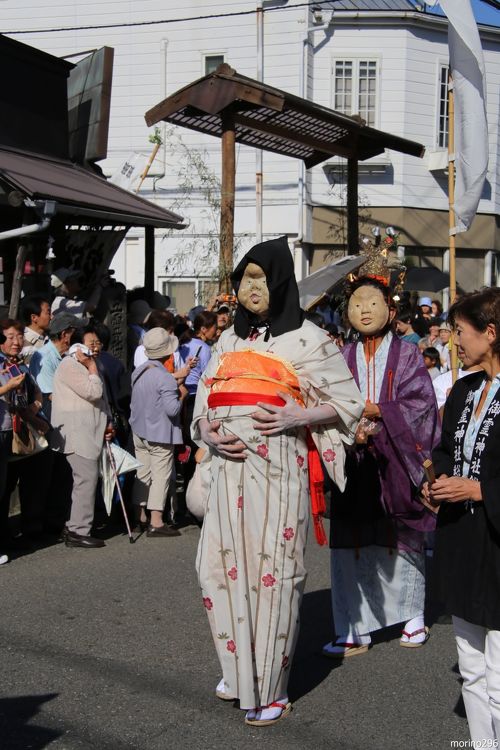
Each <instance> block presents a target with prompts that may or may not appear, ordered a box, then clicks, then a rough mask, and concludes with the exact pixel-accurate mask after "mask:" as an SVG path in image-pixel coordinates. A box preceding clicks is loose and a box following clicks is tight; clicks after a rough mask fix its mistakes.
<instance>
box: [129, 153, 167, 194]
mask: <svg viewBox="0 0 500 750" xmlns="http://www.w3.org/2000/svg"><path fill="white" fill-rule="evenodd" d="M160 146H161V142H160V143H155V145H154V147H153V150H152V151H151V156H150V157H149V159H148V163H147V164H146V166H145V167H144V171H143V173H142V174H141V179H140V180H139V184H138V185H137V187H136V189H135V192H136V193H138V192H139V190H140V189H141V185H142V183H143V182H144V180H145V179H146V177H147V176H148V172H149V170H150V169H151V165H152V163H153V162H154V160H155V159H156V154H157V153H158V151H159V150H160Z"/></svg>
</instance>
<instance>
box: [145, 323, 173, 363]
mask: <svg viewBox="0 0 500 750" xmlns="http://www.w3.org/2000/svg"><path fill="white" fill-rule="evenodd" d="M142 343H143V346H144V351H145V352H146V356H147V358H148V359H163V357H168V356H170V354H173V353H174V352H175V351H177V349H178V347H179V339H178V338H177V336H172V334H170V333H167V332H166V330H165V329H164V328H152V329H151V330H150V331H148V332H147V333H145V334H144V337H143V339H142Z"/></svg>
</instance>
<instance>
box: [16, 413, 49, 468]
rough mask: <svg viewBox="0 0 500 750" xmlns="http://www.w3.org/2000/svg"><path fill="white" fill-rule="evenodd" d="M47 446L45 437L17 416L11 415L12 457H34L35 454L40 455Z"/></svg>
mask: <svg viewBox="0 0 500 750" xmlns="http://www.w3.org/2000/svg"><path fill="white" fill-rule="evenodd" d="M48 446H49V444H48V442H47V439H46V437H45V436H44V435H42V434H41V433H39V432H37V430H35V428H34V427H33V426H32V425H31V424H30V423H29V422H27V421H26V420H25V419H23V418H22V417H21V416H20V415H19V414H13V415H12V455H13V457H18V458H22V457H23V456H34V455H35V453H40V451H43V450H45V448H48Z"/></svg>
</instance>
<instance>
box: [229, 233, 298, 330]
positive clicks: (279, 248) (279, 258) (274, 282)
mask: <svg viewBox="0 0 500 750" xmlns="http://www.w3.org/2000/svg"><path fill="white" fill-rule="evenodd" d="M249 263H255V264H256V265H258V266H260V268H262V270H263V271H264V273H265V274H266V281H267V287H268V289H269V315H268V318H267V320H266V321H265V323H266V324H267V325H268V328H269V331H270V333H271V335H272V336H281V335H282V334H283V333H288V331H295V330H296V329H297V328H300V327H301V325H302V323H303V321H304V311H303V310H302V309H301V307H300V302H299V288H298V286H297V282H296V280H295V274H294V268H293V260H292V255H291V253H290V248H289V247H288V241H287V238H286V237H278V238H277V239H275V240H268V241H267V242H260V243H259V244H258V245H254V246H253V247H252V248H251V249H250V250H249V251H248V253H247V254H246V255H245V256H244V258H242V259H241V261H240V263H239V264H238V265H237V267H236V269H235V270H234V272H233V273H232V274H231V281H232V284H233V287H234V291H235V293H236V294H238V289H239V286H240V282H241V279H242V277H243V274H244V273H245V268H246V267H247V266H248V264H249ZM263 322H264V321H261V320H260V319H259V318H258V317H257V316H255V315H253V314H252V313H251V312H249V311H248V310H247V309H246V308H245V307H243V305H241V304H238V307H237V308H236V315H235V317H234V330H235V331H236V334H237V335H238V336H239V337H240V338H242V339H246V338H247V337H248V334H249V332H250V329H251V328H252V327H254V326H257V325H262V324H263Z"/></svg>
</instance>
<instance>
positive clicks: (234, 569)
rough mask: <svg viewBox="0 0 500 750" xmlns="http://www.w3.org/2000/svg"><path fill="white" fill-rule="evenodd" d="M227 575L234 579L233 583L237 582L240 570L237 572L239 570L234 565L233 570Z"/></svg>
mask: <svg viewBox="0 0 500 750" xmlns="http://www.w3.org/2000/svg"><path fill="white" fill-rule="evenodd" d="M227 574H228V576H229V578H232V579H233V581H236V579H237V578H238V570H237V568H236V567H235V566H234V565H233V567H232V568H231V570H228V571H227Z"/></svg>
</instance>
